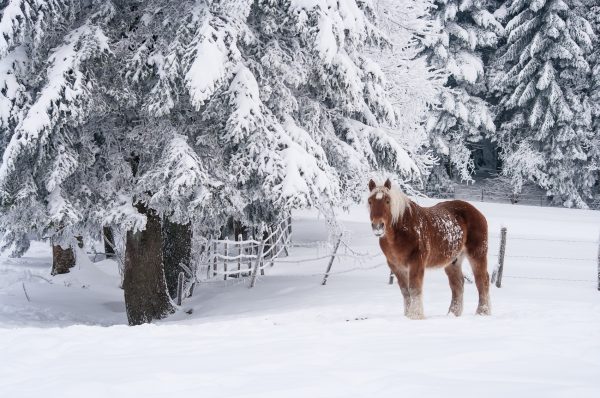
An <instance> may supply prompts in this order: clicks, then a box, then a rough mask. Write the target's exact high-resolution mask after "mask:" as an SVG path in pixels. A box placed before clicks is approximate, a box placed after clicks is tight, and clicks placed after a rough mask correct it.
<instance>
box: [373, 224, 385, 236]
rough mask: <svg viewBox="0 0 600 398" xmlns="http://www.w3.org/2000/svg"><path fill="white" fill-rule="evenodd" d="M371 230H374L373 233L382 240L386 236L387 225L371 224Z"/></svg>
mask: <svg viewBox="0 0 600 398" xmlns="http://www.w3.org/2000/svg"><path fill="white" fill-rule="evenodd" d="M371 228H373V233H374V234H375V236H377V237H378V238H381V237H382V236H383V234H385V224H384V223H379V224H374V223H373V224H371Z"/></svg>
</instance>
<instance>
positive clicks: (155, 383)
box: [0, 200, 600, 398]
mask: <svg viewBox="0 0 600 398" xmlns="http://www.w3.org/2000/svg"><path fill="white" fill-rule="evenodd" d="M421 202H426V201H424V200H421ZM475 205H476V206H477V207H478V208H480V209H481V210H482V211H483V212H484V213H485V214H486V215H487V217H488V219H489V222H490V232H491V234H492V237H491V242H490V257H489V259H490V266H489V268H490V269H492V268H493V266H494V263H495V262H496V254H497V251H498V236H499V230H500V227H501V226H502V225H504V226H506V227H507V228H508V236H509V239H508V244H507V255H508V257H507V258H506V265H505V277H504V280H503V287H502V288H501V289H497V288H495V287H493V288H492V292H491V293H492V303H493V315H492V316H491V317H478V316H475V315H473V313H474V311H475V307H476V289H475V287H474V285H466V291H465V314H464V315H463V317H461V318H454V317H451V316H447V315H446V312H447V307H448V305H449V302H450V289H449V287H448V284H447V281H446V276H445V274H444V272H443V271H441V270H437V271H430V272H429V273H428V274H426V282H425V313H426V316H427V319H426V320H423V321H410V320H408V319H406V318H404V317H403V316H402V302H401V295H400V292H399V289H398V288H397V286H395V285H394V286H390V285H388V284H387V280H388V270H387V268H386V266H385V265H383V262H384V258H383V257H382V256H381V255H380V251H379V249H378V246H377V240H376V238H375V237H373V236H372V234H371V231H370V228H369V223H368V215H367V211H366V208H364V207H356V208H353V209H351V211H350V212H349V213H340V220H342V221H343V224H344V228H345V229H346V230H347V233H348V238H347V242H348V244H349V246H350V247H352V249H353V250H355V251H356V252H359V253H368V255H367V256H365V257H352V256H350V255H349V254H350V253H349V252H348V251H347V249H345V250H346V251H345V253H346V254H348V256H345V257H340V259H339V260H338V261H336V262H335V263H334V266H333V271H334V273H333V274H332V275H331V277H330V279H329V281H328V284H327V286H321V284H320V281H321V278H322V276H321V274H322V272H323V271H324V269H325V267H326V262H327V260H326V259H320V260H318V261H314V262H300V263H293V261H294V260H302V259H309V258H314V257H317V256H323V255H326V254H327V253H328V249H327V248H326V247H321V248H319V249H316V248H310V247H295V248H293V249H292V251H291V257H288V258H285V259H283V260H285V261H286V262H283V261H282V262H280V263H278V264H276V266H275V267H273V268H271V269H269V270H268V271H267V274H266V275H265V276H264V277H261V279H260V280H259V282H258V284H257V286H256V287H255V288H253V289H248V287H247V282H239V281H236V280H233V281H231V280H230V281H214V282H208V283H203V284H201V285H200V286H199V287H198V288H197V289H196V293H195V295H194V297H192V298H191V299H188V300H187V301H186V302H185V303H184V306H183V309H184V310H189V309H192V310H193V313H192V314H187V313H186V312H184V311H180V312H179V313H177V314H175V315H174V316H172V317H171V318H169V319H167V320H165V321H162V322H158V323H156V324H153V325H144V326H140V327H128V326H126V317H125V312H124V304H123V297H122V291H121V290H120V289H119V288H118V274H117V270H116V265H115V263H114V262H111V261H103V262H99V263H96V264H93V263H91V262H90V261H82V262H81V263H80V265H79V266H78V267H77V269H74V270H73V271H72V272H71V273H70V274H67V275H62V276H56V277H51V276H50V275H49V264H50V248H49V247H48V246H47V245H46V244H43V243H36V244H34V245H33V247H32V249H31V250H30V251H29V252H28V253H27V254H26V255H25V257H23V258H21V259H8V258H5V257H2V259H1V261H0V397H36V398H37V397H77V398H81V397H85V398H91V397H107V396H110V397H113V398H114V397H121V396H123V397H125V396H127V397H134V396H135V397H162V396H167V395H168V396H191V397H200V396H201V397H261V398H266V397H392V396H393V397H402V396H415V395H412V394H416V396H417V397H441V396H443V397H454V396H457V397H458V396H460V397H469V396H485V397H503V398H505V397H508V396H512V397H515V396H516V397H518V396H525V395H527V396H528V397H597V396H598V394H600V292H598V291H597V290H596V282H595V275H596V261H595V258H596V255H597V250H598V248H597V246H598V245H597V240H598V233H599V232H600V212H593V211H580V210H569V209H556V208H536V207H525V206H512V205H504V204H486V203H475ZM325 239H327V230H326V227H325V224H324V222H323V221H322V220H319V219H318V217H317V216H316V213H314V212H297V213H295V215H294V241H295V242H296V243H309V242H314V241H321V240H325ZM342 252H343V253H344V250H342ZM465 268H468V264H465ZM46 279H47V280H46ZM48 281H51V283H49V282H48ZM24 287H25V290H26V292H27V295H28V296H29V299H30V300H31V301H28V299H27V297H26V296H25V290H24ZM107 326H110V327H107ZM183 394H185V395H183Z"/></svg>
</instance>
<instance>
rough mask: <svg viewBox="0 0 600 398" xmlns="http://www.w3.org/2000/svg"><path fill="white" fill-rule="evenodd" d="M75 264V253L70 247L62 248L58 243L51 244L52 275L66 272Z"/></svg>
mask: <svg viewBox="0 0 600 398" xmlns="http://www.w3.org/2000/svg"><path fill="white" fill-rule="evenodd" d="M74 266H75V253H74V252H73V249H72V248H71V247H68V248H67V249H63V248H62V247H61V246H60V245H52V272H51V273H52V275H58V274H66V273H68V272H69V268H73V267H74Z"/></svg>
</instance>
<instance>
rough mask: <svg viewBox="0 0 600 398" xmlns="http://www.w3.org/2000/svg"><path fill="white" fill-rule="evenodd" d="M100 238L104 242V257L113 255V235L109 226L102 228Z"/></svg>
mask: <svg viewBox="0 0 600 398" xmlns="http://www.w3.org/2000/svg"><path fill="white" fill-rule="evenodd" d="M102 238H103V239H102V241H103V242H104V254H106V257H114V256H115V249H114V247H115V237H114V235H113V232H112V228H111V227H103V228H102Z"/></svg>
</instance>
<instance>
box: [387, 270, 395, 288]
mask: <svg viewBox="0 0 600 398" xmlns="http://www.w3.org/2000/svg"><path fill="white" fill-rule="evenodd" d="M388 283H389V284H390V285H393V284H394V273H393V272H392V271H390V280H389V282H388Z"/></svg>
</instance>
